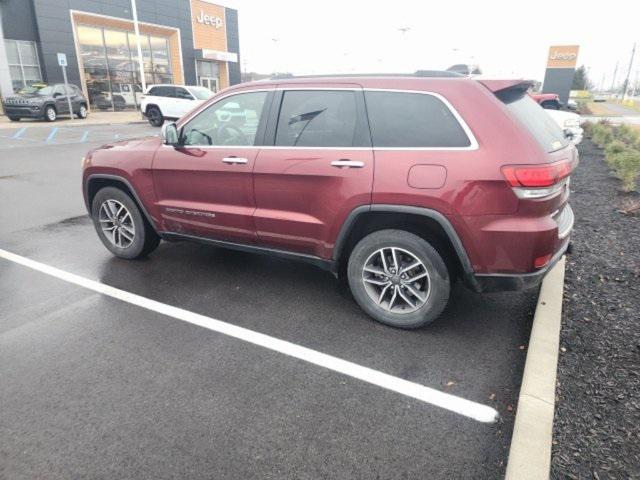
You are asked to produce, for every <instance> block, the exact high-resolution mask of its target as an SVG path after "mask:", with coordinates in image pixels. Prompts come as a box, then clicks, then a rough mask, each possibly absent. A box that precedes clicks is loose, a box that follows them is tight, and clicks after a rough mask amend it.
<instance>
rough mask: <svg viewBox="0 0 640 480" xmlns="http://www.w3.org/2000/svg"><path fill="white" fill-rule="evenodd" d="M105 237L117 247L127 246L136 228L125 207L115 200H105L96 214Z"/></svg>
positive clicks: (134, 234) (131, 240)
mask: <svg viewBox="0 0 640 480" xmlns="http://www.w3.org/2000/svg"><path fill="white" fill-rule="evenodd" d="M98 221H99V222H100V228H101V229H102V232H103V233H104V235H105V237H107V238H108V239H109V241H110V242H111V243H112V244H113V245H115V246H116V247H118V248H127V247H129V246H130V245H131V244H132V243H133V240H134V239H135V236H136V228H135V225H134V224H133V217H132V216H131V213H130V212H129V210H127V208H126V207H125V206H124V205H123V204H122V203H120V202H119V201H117V200H113V199H111V200H105V201H104V202H102V205H100V211H99V214H98Z"/></svg>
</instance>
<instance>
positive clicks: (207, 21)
mask: <svg viewBox="0 0 640 480" xmlns="http://www.w3.org/2000/svg"><path fill="white" fill-rule="evenodd" d="M196 21H197V22H198V23H202V24H203V25H211V26H212V27H216V28H222V19H221V18H220V17H214V16H213V15H207V14H206V13H204V10H200V15H198V16H197V17H196Z"/></svg>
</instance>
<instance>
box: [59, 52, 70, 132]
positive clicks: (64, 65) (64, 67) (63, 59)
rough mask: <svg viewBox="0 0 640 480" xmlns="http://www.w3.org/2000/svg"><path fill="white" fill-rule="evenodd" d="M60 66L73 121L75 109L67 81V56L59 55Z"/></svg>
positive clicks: (64, 54)
mask: <svg viewBox="0 0 640 480" xmlns="http://www.w3.org/2000/svg"><path fill="white" fill-rule="evenodd" d="M58 65H60V66H61V67H62V78H63V79H64V91H65V94H66V95H67V104H68V105H69V115H70V116H71V120H73V107H72V106H71V89H70V88H69V85H68V83H69V82H68V81H67V54H66V53H58Z"/></svg>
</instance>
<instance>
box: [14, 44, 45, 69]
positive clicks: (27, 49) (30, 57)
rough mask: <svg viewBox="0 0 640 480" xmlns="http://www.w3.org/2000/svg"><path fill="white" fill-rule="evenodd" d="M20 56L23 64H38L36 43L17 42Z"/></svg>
mask: <svg viewBox="0 0 640 480" xmlns="http://www.w3.org/2000/svg"><path fill="white" fill-rule="evenodd" d="M18 48H19V49H20V57H21V58H22V64H23V65H38V55H37V54H36V44H35V43H33V42H18ZM9 63H11V62H9Z"/></svg>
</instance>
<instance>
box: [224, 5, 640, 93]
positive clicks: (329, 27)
mask: <svg viewBox="0 0 640 480" xmlns="http://www.w3.org/2000/svg"><path fill="white" fill-rule="evenodd" d="M223 3H224V4H226V5H229V6H232V7H234V8H237V9H238V11H239V19H240V52H241V55H242V68H243V70H247V71H257V72H261V73H273V72H274V71H279V72H292V73H296V74H304V73H344V72H361V73H366V72H413V71H415V70H418V69H445V68H447V67H448V66H450V65H451V64H453V63H469V62H472V61H473V62H476V63H478V64H479V65H480V66H481V68H482V69H483V70H484V72H485V73H486V74H488V75H490V76H510V77H513V76H515V77H525V78H528V79H536V80H542V79H543V77H544V70H545V63H546V57H547V52H548V49H549V46H550V45H562V44H569V45H570V44H578V45H580V53H579V56H578V64H584V65H586V66H587V67H590V68H591V70H590V76H591V78H592V80H593V81H594V83H595V84H596V86H599V84H600V83H601V81H602V75H603V74H606V81H605V86H606V87H608V86H610V84H611V80H612V76H613V70H614V67H615V64H616V60H620V67H619V70H618V79H622V75H623V72H626V70H627V67H628V62H629V56H630V53H631V48H632V45H633V42H634V41H636V42H639V43H640V28H639V27H638V25H639V23H638V22H639V21H640V0H608V1H606V2H597V3H595V2H587V1H584V0H583V1H580V2H578V1H572V0H553V1H551V0H539V1H537V2H529V3H527V2H517V1H496V0H484V1H477V0H476V1H462V0H443V1H433V0H421V1H407V0H391V1H388V2H375V1H348V0H341V1H337V0H323V1H305V0H298V1H289V0H283V1H276V0H229V1H226V2H223ZM404 27H409V30H408V31H407V32H406V33H404V34H403V33H402V32H401V31H399V30H398V29H399V28H404ZM638 57H640V55H638ZM638 69H640V59H638V58H637V57H636V61H635V62H634V67H633V69H632V78H631V81H633V80H634V78H635V72H636V70H638Z"/></svg>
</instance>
